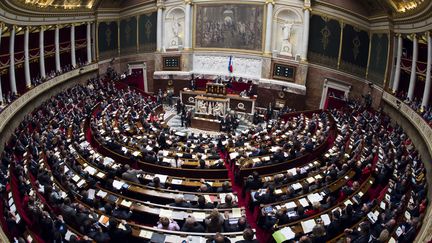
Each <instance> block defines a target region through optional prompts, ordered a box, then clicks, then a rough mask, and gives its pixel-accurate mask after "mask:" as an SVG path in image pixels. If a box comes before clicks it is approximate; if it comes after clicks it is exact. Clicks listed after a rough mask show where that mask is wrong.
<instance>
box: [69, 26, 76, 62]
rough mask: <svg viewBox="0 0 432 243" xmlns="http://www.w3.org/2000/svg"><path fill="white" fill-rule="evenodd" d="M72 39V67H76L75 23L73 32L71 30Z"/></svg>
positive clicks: (72, 27) (72, 28)
mask: <svg viewBox="0 0 432 243" xmlns="http://www.w3.org/2000/svg"><path fill="white" fill-rule="evenodd" d="M70 34H71V36H70V41H71V64H72V67H74V68H75V67H76V53H75V24H72V25H71V32H70Z"/></svg>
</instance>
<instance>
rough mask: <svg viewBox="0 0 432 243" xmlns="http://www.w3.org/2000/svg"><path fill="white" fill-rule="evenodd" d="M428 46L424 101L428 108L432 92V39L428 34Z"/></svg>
mask: <svg viewBox="0 0 432 243" xmlns="http://www.w3.org/2000/svg"><path fill="white" fill-rule="evenodd" d="M427 42H428V43H427V44H428V50H427V52H428V55H427V68H426V80H425V87H424V91H423V101H422V106H424V107H427V106H428V104H429V95H430V90H431V75H432V74H431V71H432V70H431V69H432V68H431V65H432V37H431V33H429V32H428V33H427Z"/></svg>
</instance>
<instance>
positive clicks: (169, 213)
mask: <svg viewBox="0 0 432 243" xmlns="http://www.w3.org/2000/svg"><path fill="white" fill-rule="evenodd" d="M172 213H173V212H172V210H167V209H161V210H160V211H159V217H167V218H171V217H172Z"/></svg>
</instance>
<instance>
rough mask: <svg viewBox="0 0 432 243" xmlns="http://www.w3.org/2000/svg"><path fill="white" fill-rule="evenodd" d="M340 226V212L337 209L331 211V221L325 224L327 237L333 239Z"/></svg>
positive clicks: (341, 226) (340, 228)
mask: <svg viewBox="0 0 432 243" xmlns="http://www.w3.org/2000/svg"><path fill="white" fill-rule="evenodd" d="M342 228H343V225H342V224H341V220H340V212H339V210H335V211H333V213H332V220H331V223H330V224H329V225H328V226H327V239H328V240H331V239H333V238H334V237H335V236H336V235H338V234H339V232H340V231H341V230H342Z"/></svg>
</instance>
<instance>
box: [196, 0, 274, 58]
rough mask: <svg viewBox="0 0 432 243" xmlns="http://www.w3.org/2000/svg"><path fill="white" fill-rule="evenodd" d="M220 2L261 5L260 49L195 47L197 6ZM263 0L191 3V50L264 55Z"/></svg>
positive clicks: (264, 25) (264, 12) (264, 17)
mask: <svg viewBox="0 0 432 243" xmlns="http://www.w3.org/2000/svg"><path fill="white" fill-rule="evenodd" d="M221 3H229V4H239V5H256V6H261V7H262V8H263V21H262V23H263V26H262V30H263V31H262V33H261V35H262V36H261V39H262V41H261V50H260V51H255V50H244V49H236V48H232V49H231V48H207V47H198V48H197V47H196V34H195V33H196V17H197V6H198V5H199V6H211V5H221ZM265 6H266V4H265V2H262V3H260V2H253V3H252V2H247V3H235V2H234V3H233V2H231V1H220V2H218V3H209V2H205V3H194V5H193V19H192V21H193V22H192V50H193V51H195V50H196V51H229V52H234V53H249V54H259V55H264V47H265V33H266V31H267V29H266V26H267V18H266V16H267V8H266V7H265Z"/></svg>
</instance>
